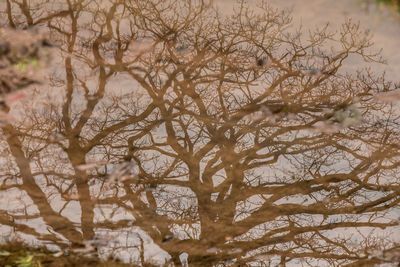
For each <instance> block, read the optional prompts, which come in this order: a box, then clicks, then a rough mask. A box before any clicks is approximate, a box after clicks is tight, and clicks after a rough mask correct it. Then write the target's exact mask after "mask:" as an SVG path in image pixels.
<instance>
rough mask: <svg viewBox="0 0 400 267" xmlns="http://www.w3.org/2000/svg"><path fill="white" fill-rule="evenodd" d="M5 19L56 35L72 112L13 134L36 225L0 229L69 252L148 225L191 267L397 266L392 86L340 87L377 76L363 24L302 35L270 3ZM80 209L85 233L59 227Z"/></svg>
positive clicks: (14, 173) (107, 7) (142, 5)
mask: <svg viewBox="0 0 400 267" xmlns="http://www.w3.org/2000/svg"><path fill="white" fill-rule="evenodd" d="M7 3H8V6H10V9H9V11H8V20H9V23H10V25H21V26H20V27H24V25H26V26H27V27H29V26H30V25H35V24H41V23H46V26H47V28H48V29H49V31H50V35H51V36H52V38H53V41H54V42H55V43H57V44H58V45H59V48H60V52H61V58H60V62H62V65H61V64H59V66H62V72H61V70H60V69H58V68H55V71H54V73H53V75H52V77H51V79H50V81H51V86H52V88H51V90H54V91H56V92H62V93H63V94H64V98H63V101H59V102H55V101H51V98H50V99H49V101H42V102H43V103H41V105H42V106H43V107H42V108H41V109H39V110H38V109H37V108H36V107H33V108H30V107H27V108H26V109H25V113H24V120H21V121H20V122H18V123H17V122H15V123H13V124H7V125H5V126H3V134H4V136H5V138H4V140H5V141H6V142H7V145H8V147H9V154H7V155H8V158H7V159H8V161H9V165H10V166H7V167H4V168H3V170H2V175H1V177H2V182H3V183H2V189H3V190H12V189H13V188H16V189H18V190H21V191H24V192H25V193H26V194H27V196H28V197H29V199H31V200H32V201H33V204H34V205H35V206H36V208H37V212H34V213H32V212H31V213H29V214H24V215H15V213H12V212H7V211H4V214H5V215H4V216H3V215H2V216H3V217H2V218H1V223H2V224H5V225H11V226H13V227H15V231H16V232H22V233H26V234H31V235H34V236H38V237H39V236H40V239H42V240H45V241H52V242H53V243H54V244H57V245H60V246H63V247H64V246H65V241H66V240H67V241H69V242H72V243H75V244H82V243H83V242H84V241H87V240H93V239H94V238H95V236H96V232H99V231H100V230H101V229H108V230H109V231H110V232H113V231H123V232H127V233H129V232H130V231H133V230H132V227H137V228H140V229H141V230H142V231H144V232H145V233H146V236H147V237H149V238H151V240H152V242H154V243H155V244H157V245H158V246H159V247H160V248H161V249H162V250H164V251H166V252H167V253H168V254H169V255H170V260H171V261H172V262H174V263H175V264H179V263H180V258H179V256H180V255H181V254H182V253H183V252H186V253H187V254H188V255H189V256H188V263H189V265H190V266H196V265H198V266H206V265H217V264H222V265H229V264H237V265H239V266H245V265H255V266H270V265H278V264H280V265H282V266H286V264H288V265H291V264H303V265H312V266H315V265H318V266H320V265H321V266H322V265H340V266H343V265H349V266H351V265H354V266H361V265H363V264H364V265H368V264H375V263H383V262H390V261H398V260H399V259H398V256H396V254H395V253H393V251H395V250H396V249H398V244H396V242H395V240H394V239H392V238H391V236H390V235H391V233H393V232H394V231H395V230H396V226H398V222H397V221H396V220H394V218H393V215H392V214H393V210H394V209H396V208H397V207H398V202H399V201H400V198H399V182H398V177H399V165H400V161H399V145H398V144H397V140H399V125H398V123H399V117H398V115H397V114H398V110H397V109H398V108H396V106H395V105H394V104H393V103H391V102H382V101H379V99H385V98H384V96H385V95H384V94H387V93H388V92H392V91H394V90H395V89H396V88H398V85H396V84H393V83H391V82H388V81H386V80H385V78H384V76H382V75H381V76H378V75H375V74H373V73H372V72H371V71H370V70H369V69H365V70H359V71H358V72H357V73H345V72H343V71H341V67H342V66H343V64H345V60H346V59H347V58H349V57H350V56H358V57H360V58H362V59H363V60H365V62H366V63H368V62H378V63H381V62H383V61H382V59H381V58H380V55H379V53H375V52H371V51H372V48H371V45H372V44H371V41H370V35H369V34H368V32H364V31H363V30H361V29H360V27H359V25H357V24H354V23H352V22H351V21H346V22H345V23H344V24H343V26H342V28H341V29H340V31H339V32H338V33H330V32H329V29H328V28H327V27H322V28H320V29H318V30H316V31H315V32H311V33H309V34H308V35H304V33H303V32H302V31H301V29H298V30H296V29H293V28H291V19H290V16H289V14H288V13H286V12H278V11H277V10H273V9H272V8H270V7H269V6H268V5H267V4H266V3H264V2H262V3H260V5H259V6H258V7H257V9H254V10H253V9H250V8H249V7H248V6H246V5H245V4H244V3H243V2H241V3H239V4H238V5H237V6H236V9H235V11H234V13H233V15H232V16H229V17H224V16H222V15H220V13H219V12H218V11H217V10H216V9H215V8H214V7H213V5H212V4H211V3H205V1H189V0H188V1H176V0H170V1H156V0H154V1H139V0H138V1H136V0H130V1H113V2H110V3H107V4H105V3H103V2H102V1H75V2H74V1H66V3H65V5H64V6H63V8H64V9H63V10H65V11H62V12H61V13H62V16H61V15H60V16H56V15H54V16H49V15H43V16H37V17H35V19H33V17H34V16H33V15H32V14H29V9H26V10H28V11H25V9H23V7H22V6H21V5H18V6H19V8H20V10H18V9H15V10H14V9H13V8H12V5H11V2H10V1H8V2H7ZM60 10H61V9H59V7H58V6H57V8H56V10H54V12H53V11H51V12H50V13H51V14H57V12H60ZM27 12H28V13H27ZM14 13H15V15H14ZM17 14H19V15H18V16H17ZM24 16H25V17H24ZM16 18H18V23H16ZM122 83H123V84H129V86H125V87H124V86H122V85H121V88H118V87H119V86H120V84H122ZM377 96H378V97H377ZM37 98H42V99H43V98H44V93H43V92H42V91H40V92H38V94H37V95H36V96H35V98H34V99H37ZM10 181H14V182H10ZM53 196H57V197H56V198H53ZM76 202H78V203H79V207H80V218H79V228H80V231H78V230H77V228H76V226H75V224H74V223H73V222H72V221H71V220H69V219H68V218H67V216H66V215H64V214H63V212H64V210H67V209H68V208H70V209H71V207H75V206H74V205H76ZM60 203H61V204H62V205H61V206H62V207H61V208H55V207H56V206H60ZM74 203H75V204H74ZM110 207H111V208H110ZM110 209H111V213H110V215H105V213H106V212H105V211H106V210H110ZM96 210H97V211H96ZM102 212H104V213H102ZM120 212H122V213H124V214H125V215H124V216H125V217H124V218H123V219H121V217H120V215H119V213H120ZM18 216H21V217H24V216H25V217H27V218H30V219H32V218H43V220H44V222H45V224H46V225H47V226H48V227H49V228H50V229H51V230H49V232H48V233H46V235H44V236H41V235H40V234H38V233H35V231H34V230H33V229H31V228H27V227H25V226H24V225H22V224H18V223H14V222H13V217H15V218H18ZM96 216H99V217H101V219H95V217H96ZM126 229H128V230H126ZM135 229H136V228H135ZM371 229H373V230H371ZM59 234H61V235H62V236H63V238H65V239H66V240H63V239H61V238H60V236H59ZM137 236H138V238H136V247H135V249H136V250H137V251H139V254H138V257H137V258H136V259H134V260H132V261H135V260H137V261H138V262H142V263H143V261H145V260H146V259H145V258H144V252H143V250H144V249H145V247H146V246H145V245H144V239H145V237H144V235H142V234H138V235H137ZM129 246H130V245H128V244H126V245H125V246H123V245H120V247H119V248H120V249H124V248H125V249H127V247H129ZM114 248H115V247H114ZM376 251H379V253H376Z"/></svg>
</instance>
